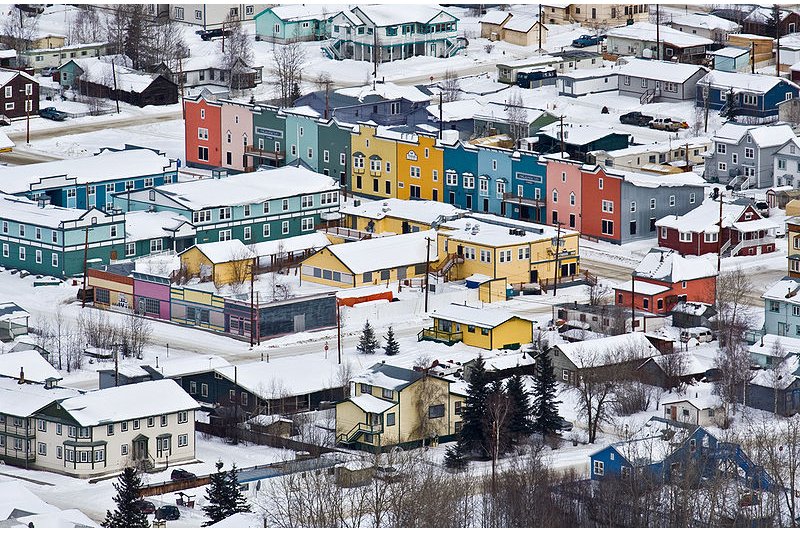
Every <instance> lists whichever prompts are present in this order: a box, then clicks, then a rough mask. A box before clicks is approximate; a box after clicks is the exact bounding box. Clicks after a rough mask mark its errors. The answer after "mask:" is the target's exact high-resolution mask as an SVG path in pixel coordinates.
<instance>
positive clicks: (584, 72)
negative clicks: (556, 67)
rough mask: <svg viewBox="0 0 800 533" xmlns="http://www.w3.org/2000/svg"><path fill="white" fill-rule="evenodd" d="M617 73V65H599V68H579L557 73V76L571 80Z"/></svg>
mask: <svg viewBox="0 0 800 533" xmlns="http://www.w3.org/2000/svg"><path fill="white" fill-rule="evenodd" d="M618 74H619V68H617V67H599V68H579V69H577V70H571V71H569V72H564V73H559V74H558V77H559V78H567V79H571V80H585V79H593V78H603V77H607V76H616V75H618Z"/></svg>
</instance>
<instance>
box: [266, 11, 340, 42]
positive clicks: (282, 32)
mask: <svg viewBox="0 0 800 533" xmlns="http://www.w3.org/2000/svg"><path fill="white" fill-rule="evenodd" d="M341 8H342V6H330V5H327V4H316V5H301V4H293V5H276V6H272V7H268V8H267V9H264V10H263V11H261V12H259V13H257V14H256V15H255V17H254V19H255V23H256V39H257V40H259V41H268V42H273V43H280V44H286V43H291V42H298V41H318V40H320V39H325V38H327V37H329V36H330V31H331V30H330V25H329V22H330V20H331V19H332V18H333V16H334V15H336V14H337V13H338V12H339V9H341Z"/></svg>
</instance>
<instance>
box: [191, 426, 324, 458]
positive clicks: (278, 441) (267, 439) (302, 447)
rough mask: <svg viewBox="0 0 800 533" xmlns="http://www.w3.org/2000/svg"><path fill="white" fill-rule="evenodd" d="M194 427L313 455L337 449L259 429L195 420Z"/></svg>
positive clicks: (218, 434)
mask: <svg viewBox="0 0 800 533" xmlns="http://www.w3.org/2000/svg"><path fill="white" fill-rule="evenodd" d="M194 427H195V430H197V431H200V432H201V433H205V434H207V435H214V436H215V437H221V438H225V439H238V440H242V441H245V442H252V443H253V444H259V445H262V446H271V447H273V448H284V449H287V450H294V451H297V452H308V453H309V454H310V455H311V456H312V457H319V456H320V455H321V454H323V453H327V452H333V451H336V450H334V449H333V448H327V447H325V446H318V445H316V444H311V443H308V442H301V441H297V440H292V439H287V438H286V437H280V436H278V435H270V434H268V433H261V432H259V431H253V430H251V429H245V428H241V427H225V426H219V425H213V424H207V423H205V422H195V424H194Z"/></svg>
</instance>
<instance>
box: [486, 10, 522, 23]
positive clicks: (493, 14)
mask: <svg viewBox="0 0 800 533" xmlns="http://www.w3.org/2000/svg"><path fill="white" fill-rule="evenodd" d="M509 16H511V17H513V16H514V15H513V14H512V13H509V12H508V11H500V10H499V9H487V10H486V14H485V15H484V16H482V17H481V20H480V22H481V23H482V24H502V23H503V21H504V20H506V19H507V18H508V17H509Z"/></svg>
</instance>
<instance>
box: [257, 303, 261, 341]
mask: <svg viewBox="0 0 800 533" xmlns="http://www.w3.org/2000/svg"><path fill="white" fill-rule="evenodd" d="M258 300H259V296H258V292H256V344H257V345H258V346H261V327H260V326H259V325H258V315H259V313H260V312H261V311H260V306H259V301H258Z"/></svg>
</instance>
